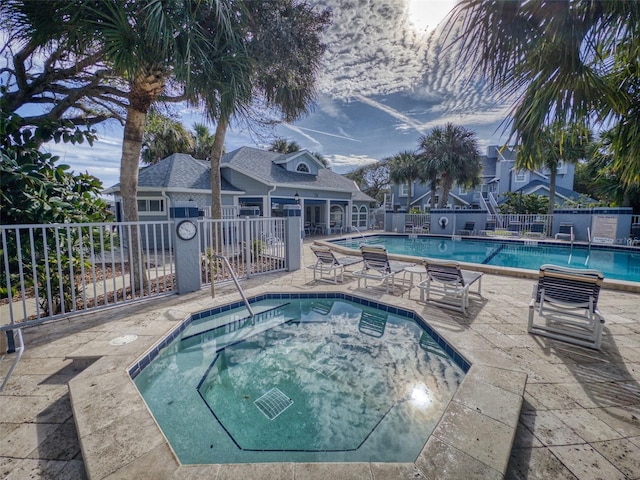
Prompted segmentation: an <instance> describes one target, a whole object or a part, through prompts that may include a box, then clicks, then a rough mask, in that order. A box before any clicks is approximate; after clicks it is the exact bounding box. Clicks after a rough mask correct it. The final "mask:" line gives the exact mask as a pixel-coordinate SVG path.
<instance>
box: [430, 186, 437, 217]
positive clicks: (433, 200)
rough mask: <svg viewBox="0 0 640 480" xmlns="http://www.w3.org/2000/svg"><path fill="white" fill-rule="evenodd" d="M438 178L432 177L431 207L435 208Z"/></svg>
mask: <svg viewBox="0 0 640 480" xmlns="http://www.w3.org/2000/svg"><path fill="white" fill-rule="evenodd" d="M436 188H438V187H437V185H436V180H435V179H432V180H431V198H429V207H430V208H431V209H432V210H433V209H434V208H436Z"/></svg>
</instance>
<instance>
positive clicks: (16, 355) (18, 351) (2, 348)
mask: <svg viewBox="0 0 640 480" xmlns="http://www.w3.org/2000/svg"><path fill="white" fill-rule="evenodd" d="M16 340H17V342H16ZM23 353H24V339H23V338H22V329H20V328H15V329H12V330H6V331H0V365H2V363H4V361H5V360H10V359H11V356H13V361H12V362H11V365H10V366H9V369H8V370H7V371H6V373H5V375H4V378H2V384H0V392H1V391H2V390H3V389H4V387H5V385H6V384H7V382H8V381H9V378H10V377H11V374H12V373H13V370H14V369H15V368H16V365H18V362H19V361H20V358H22V354H23ZM4 371H5V368H4V366H3V368H2V369H0V372H4ZM0 378H1V377H0Z"/></svg>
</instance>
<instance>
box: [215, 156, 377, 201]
mask: <svg viewBox="0 0 640 480" xmlns="http://www.w3.org/2000/svg"><path fill="white" fill-rule="evenodd" d="M287 155H288V156H291V154H282V153H277V152H265V151H264V150H259V149H257V148H251V147H241V148H239V149H237V150H234V151H233V152H229V153H227V154H225V155H223V157H222V162H221V167H223V168H224V167H225V166H227V167H231V168H233V169H234V170H236V171H238V172H241V173H244V174H245V175H249V176H251V177H253V178H257V179H259V180H260V181H263V182H265V183H267V184H270V185H284V184H292V185H295V186H299V187H300V188H309V189H314V188H316V189H330V190H335V191H342V192H351V193H352V194H358V198H357V200H362V201H371V202H375V200H374V199H373V198H371V197H369V196H368V195H365V194H364V193H362V192H361V191H360V190H358V188H357V187H356V186H355V184H354V183H353V181H352V180H349V179H348V178H346V177H344V176H342V175H340V174H337V173H335V172H332V171H331V170H329V169H327V168H321V169H319V170H318V175H311V174H308V173H301V172H291V171H288V170H286V169H285V168H284V167H282V166H280V165H277V164H275V163H273V162H275V161H278V160H281V159H282V158H283V157H286V156H287ZM354 199H356V198H355V197H354Z"/></svg>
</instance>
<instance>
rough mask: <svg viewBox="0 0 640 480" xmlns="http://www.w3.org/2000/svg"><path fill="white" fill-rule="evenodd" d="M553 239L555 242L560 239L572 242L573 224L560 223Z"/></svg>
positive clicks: (573, 236)
mask: <svg viewBox="0 0 640 480" xmlns="http://www.w3.org/2000/svg"><path fill="white" fill-rule="evenodd" d="M554 238H555V239H556V240H558V239H561V240H569V241H570V242H573V241H574V240H575V239H576V237H575V235H574V234H573V223H561V224H560V226H559V227H558V233H556V235H555V237H554Z"/></svg>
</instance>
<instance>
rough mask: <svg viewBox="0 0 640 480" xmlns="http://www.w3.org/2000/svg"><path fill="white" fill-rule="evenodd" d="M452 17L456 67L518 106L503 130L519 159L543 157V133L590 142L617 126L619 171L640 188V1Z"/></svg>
mask: <svg viewBox="0 0 640 480" xmlns="http://www.w3.org/2000/svg"><path fill="white" fill-rule="evenodd" d="M453 12H454V13H453V15H452V17H451V20H450V21H449V22H448V27H449V31H450V32H449V33H450V34H451V37H452V38H453V41H454V43H456V44H457V45H459V46H460V48H461V55H460V61H459V62H457V64H458V65H460V66H463V67H462V68H465V69H466V70H467V71H468V72H473V74H476V73H477V72H480V73H481V74H483V75H484V76H485V77H486V78H487V79H488V82H489V85H490V86H491V87H492V88H494V89H497V90H498V91H500V92H502V93H503V94H504V96H505V98H506V99H509V100H511V101H513V107H512V111H511V120H510V121H509V122H508V123H507V125H508V126H509V125H510V127H511V136H512V141H514V143H516V144H518V145H520V152H521V154H522V158H534V157H540V154H541V152H540V149H539V144H538V142H537V140H538V135H539V133H540V131H542V129H543V127H544V125H553V124H564V125H573V126H574V127H572V131H573V132H574V133H576V134H578V135H579V136H585V135H587V134H588V132H589V131H590V129H591V126H592V125H602V124H604V125H607V124H613V125H616V126H617V131H616V134H615V141H614V142H613V143H612V144H611V147H612V149H613V150H614V153H615V154H616V160H615V167H616V169H618V170H619V171H620V172H621V173H622V175H623V176H624V180H623V181H624V182H625V183H626V184H627V185H632V184H638V183H640V127H639V125H640V108H638V105H640V94H639V93H638V92H640V88H638V87H639V86H640V81H639V80H638V78H639V75H638V72H640V55H638V51H639V49H640V40H639V39H640V2H637V1H636V0H620V1H615V2H611V1H606V0H565V1H562V2H558V1H555V0H541V1H535V2H532V1H529V0H494V1H491V2H488V1H485V0H463V1H462V2H460V3H459V4H458V5H457V6H456V7H455V8H454V10H453ZM457 29H460V30H459V31H457Z"/></svg>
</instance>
